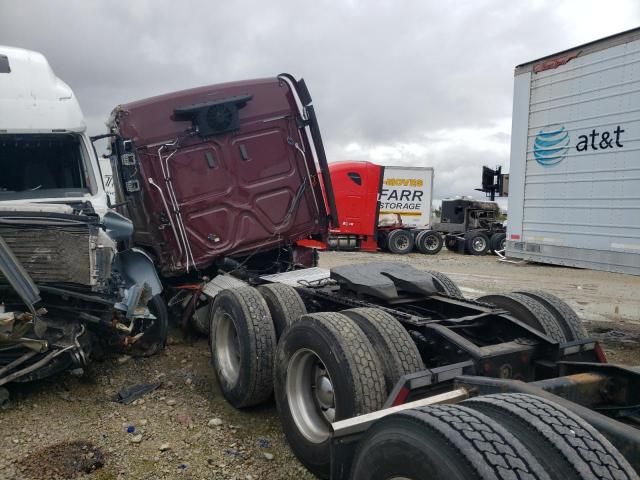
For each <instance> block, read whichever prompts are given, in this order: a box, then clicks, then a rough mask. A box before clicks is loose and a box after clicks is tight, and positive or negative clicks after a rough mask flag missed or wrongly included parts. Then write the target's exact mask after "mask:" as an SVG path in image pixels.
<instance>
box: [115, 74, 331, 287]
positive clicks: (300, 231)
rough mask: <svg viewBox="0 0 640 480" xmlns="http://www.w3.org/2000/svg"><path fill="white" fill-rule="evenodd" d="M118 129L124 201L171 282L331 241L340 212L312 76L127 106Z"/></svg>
mask: <svg viewBox="0 0 640 480" xmlns="http://www.w3.org/2000/svg"><path fill="white" fill-rule="evenodd" d="M110 128H111V132H112V133H113V134H114V137H113V141H112V143H111V148H112V157H111V160H112V168H113V176H114V184H115V189H116V200H117V203H118V204H121V205H122V207H121V208H123V209H124V213H126V214H127V216H128V217H129V218H131V220H132V221H133V223H134V226H135V234H134V243H135V244H136V245H137V246H141V247H144V248H145V249H146V250H147V251H149V253H151V254H152V255H153V256H154V257H155V261H156V264H157V266H158V268H159V270H160V271H161V272H162V274H163V275H165V276H175V275H181V274H183V273H186V272H190V271H192V270H200V271H202V270H206V269H207V268H209V267H210V266H212V265H213V264H214V262H215V261H216V260H218V259H221V258H225V257H226V258H229V257H236V258H238V257H239V258H243V257H246V256H249V255H250V256H252V257H256V258H262V260H263V262H264V261H265V260H264V257H265V256H267V257H268V255H269V253H268V252H275V255H276V256H277V258H278V259H279V260H282V258H283V257H284V255H283V254H282V251H281V250H282V249H283V248H284V249H287V248H289V249H290V251H289V253H291V251H293V250H295V248H296V247H295V245H294V242H295V241H296V240H299V239H302V238H318V239H321V238H322V237H324V236H326V233H327V231H328V228H329V226H330V224H331V216H332V215H331V212H332V211H335V210H333V209H332V208H331V207H332V205H333V200H332V193H331V192H332V189H331V185H330V184H329V183H328V182H327V180H326V179H327V178H328V177H329V176H328V175H325V176H324V178H325V184H324V185H322V188H321V185H320V182H321V181H322V177H323V176H322V175H319V172H320V171H325V170H326V169H327V162H326V157H325V154H324V148H323V146H322V140H321V138H320V133H319V128H318V125H317V121H316V117H315V112H314V110H313V106H312V105H311V98H310V96H309V94H308V91H307V89H306V86H305V85H304V81H302V80H301V81H299V82H298V81H296V80H295V79H294V78H293V77H291V76H290V75H286V74H285V75H280V76H278V77H277V78H266V79H259V80H249V81H242V82H233V83H225V84H220V85H212V86H207V87H200V88H194V89H190V90H184V91H180V92H174V93H170V94H166V95H161V96H158V97H153V98H149V99H146V100H140V101H136V102H133V103H129V104H125V105H120V106H118V107H117V108H116V109H115V110H114V111H113V112H112V115H111V119H110ZM317 165H318V166H317ZM329 181H330V180H329ZM327 192H328V195H327V199H328V200H325V194H326V193H327ZM334 219H335V215H334ZM294 256H295V255H293V254H292V257H294ZM293 261H294V262H295V259H294V260H293ZM266 263H269V262H268V260H266Z"/></svg>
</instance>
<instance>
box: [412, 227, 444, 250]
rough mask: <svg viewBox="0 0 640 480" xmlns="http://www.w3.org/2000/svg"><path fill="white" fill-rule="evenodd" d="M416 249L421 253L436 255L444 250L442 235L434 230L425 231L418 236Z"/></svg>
mask: <svg viewBox="0 0 640 480" xmlns="http://www.w3.org/2000/svg"><path fill="white" fill-rule="evenodd" d="M416 247H418V251H419V252H420V253H424V254H426V255H435V254H436V253H438V252H439V251H440V250H442V235H440V234H439V233H438V232H436V231H434V230H423V231H422V232H420V233H419V234H418V235H417V236H416Z"/></svg>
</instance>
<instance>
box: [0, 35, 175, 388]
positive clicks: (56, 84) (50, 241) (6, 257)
mask: <svg viewBox="0 0 640 480" xmlns="http://www.w3.org/2000/svg"><path fill="white" fill-rule="evenodd" d="M0 172H1V174H0V271H1V274H0V302H1V303H2V305H3V306H4V309H2V310H0V387H1V386H2V385H4V384H5V383H9V382H14V381H16V382H18V381H29V380H35V379H38V378H43V377H46V376H48V375H51V374H53V373H55V372H58V371H60V370H64V369H65V368H69V367H70V366H73V365H75V366H83V365H84V364H85V363H86V362H87V361H88V360H89V358H90V354H91V351H92V349H93V347H94V346H95V344H96V343H98V342H106V343H107V344H108V345H109V346H111V347H114V346H115V347H116V348H118V349H122V350H125V351H132V352H137V353H141V354H150V353H153V352H154V351H156V350H158V349H159V348H161V347H162V345H163V344H164V338H165V336H166V322H167V315H166V307H165V306H164V304H163V302H162V299H161V297H160V293H161V292H162V285H161V283H160V280H159V278H158V275H157V273H156V272H155V267H154V265H153V262H152V260H151V259H150V257H149V256H148V255H147V254H146V253H145V252H143V251H141V250H138V249H135V248H127V245H128V241H129V238H130V236H131V234H132V232H133V226H132V224H131V222H130V221H129V220H128V219H126V218H125V217H123V216H122V215H120V214H118V213H116V212H114V211H112V210H110V209H109V203H108V200H107V194H106V193H105V189H104V186H103V182H102V176H101V174H100V167H99V163H98V159H97V155H96V153H95V149H94V148H93V145H92V144H91V141H90V138H89V137H88V135H87V127H86V124H85V121H84V117H83V114H82V110H81V109H80V105H79V104H78V100H77V98H76V96H75V95H74V93H73V91H72V90H71V88H69V86H68V85H67V84H66V83H64V82H63V81H62V80H60V79H59V78H58V77H56V75H55V74H54V72H53V70H52V69H51V67H50V66H49V63H48V62H47V60H46V59H45V57H44V56H43V55H42V54H40V53H37V52H32V51H28V50H23V49H19V48H12V47H3V46H0ZM0 390H1V388H0ZM1 393H2V392H1V391H0V401H1V399H2V395H1Z"/></svg>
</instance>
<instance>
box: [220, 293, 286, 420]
mask: <svg viewBox="0 0 640 480" xmlns="http://www.w3.org/2000/svg"><path fill="white" fill-rule="evenodd" d="M275 346H276V332H275V328H274V326H273V321H272V320H271V315H270V314H269V309H268V307H267V304H266V302H265V300H264V299H263V298H262V296H261V295H260V294H259V293H258V291H257V290H256V289H255V288H252V287H240V288H234V289H229V290H223V291H222V292H220V293H219V294H218V295H216V298H215V300H214V301H213V304H212V305H211V328H210V335H209V348H210V349H211V358H212V362H213V366H214V368H215V370H216V373H217V375H218V382H219V383H220V388H221V390H222V394H223V395H224V397H225V398H226V399H227V401H228V402H229V403H230V404H231V405H233V406H234V407H236V408H242V407H248V406H251V405H256V404H258V403H261V402H263V401H265V400H266V399H267V398H269V396H270V395H271V392H272V391H273V362H274V350H275Z"/></svg>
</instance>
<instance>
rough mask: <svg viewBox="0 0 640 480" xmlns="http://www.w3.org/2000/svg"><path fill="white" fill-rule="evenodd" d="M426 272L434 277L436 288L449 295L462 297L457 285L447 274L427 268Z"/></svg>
mask: <svg viewBox="0 0 640 480" xmlns="http://www.w3.org/2000/svg"><path fill="white" fill-rule="evenodd" d="M427 273H428V274H429V275H431V276H432V277H433V278H434V279H435V284H436V288H437V289H438V290H440V291H441V292H442V293H444V294H445V295H449V296H450V297H455V298H462V299H463V298H464V296H463V295H462V292H461V291H460V289H459V288H458V286H457V285H456V284H455V283H454V281H453V280H451V278H449V276H448V275H445V274H444V273H442V272H436V271H435V270H427Z"/></svg>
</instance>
